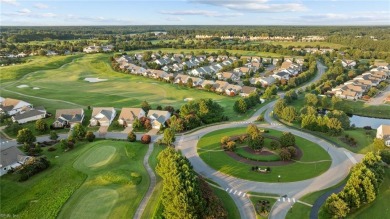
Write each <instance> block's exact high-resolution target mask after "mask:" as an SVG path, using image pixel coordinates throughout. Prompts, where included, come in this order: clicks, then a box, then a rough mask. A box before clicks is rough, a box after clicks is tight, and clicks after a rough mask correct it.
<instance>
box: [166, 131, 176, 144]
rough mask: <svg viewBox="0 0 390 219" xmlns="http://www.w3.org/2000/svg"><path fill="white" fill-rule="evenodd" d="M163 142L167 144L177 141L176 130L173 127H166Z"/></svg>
mask: <svg viewBox="0 0 390 219" xmlns="http://www.w3.org/2000/svg"><path fill="white" fill-rule="evenodd" d="M163 142H164V143H165V144H166V145H172V144H173V142H175V131H173V130H172V129H171V128H167V129H165V130H164V137H163Z"/></svg>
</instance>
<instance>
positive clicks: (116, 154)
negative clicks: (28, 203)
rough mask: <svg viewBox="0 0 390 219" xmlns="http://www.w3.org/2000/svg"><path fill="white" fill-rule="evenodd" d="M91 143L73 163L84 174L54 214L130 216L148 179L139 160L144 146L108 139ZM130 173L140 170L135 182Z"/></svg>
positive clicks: (82, 216)
mask: <svg viewBox="0 0 390 219" xmlns="http://www.w3.org/2000/svg"><path fill="white" fill-rule="evenodd" d="M91 144H92V147H91V148H90V149H89V150H88V151H87V152H86V153H84V154H82V155H81V156H80V157H79V158H77V159H76V161H75V162H74V164H73V167H74V168H75V169H77V170H79V171H81V172H83V173H85V174H87V175H88V178H87V179H86V181H85V182H84V183H83V185H82V186H81V187H80V188H79V189H78V190H77V191H76V192H75V193H74V194H73V195H72V196H71V197H70V198H69V200H68V201H67V202H66V204H65V205H64V206H63V208H62V209H61V212H60V214H59V216H58V217H59V218H86V217H93V218H118V217H126V218H131V217H133V215H134V213H135V210H136V209H137V207H138V205H139V203H140V202H141V200H142V198H143V196H144V194H145V193H146V190H147V188H148V186H149V183H150V180H149V177H148V174H147V172H146V170H145V168H144V167H143V163H142V161H143V157H144V155H145V153H146V151H147V146H145V145H143V144H141V143H130V142H124V141H108V140H107V141H99V142H95V143H91ZM132 173H138V174H140V176H141V179H140V183H139V184H137V183H134V181H133V179H132V176H131V174H132ZM99 197H100V198H99Z"/></svg>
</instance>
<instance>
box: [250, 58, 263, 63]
mask: <svg viewBox="0 0 390 219" xmlns="http://www.w3.org/2000/svg"><path fill="white" fill-rule="evenodd" d="M253 62H257V63H261V57H259V56H252V63H253Z"/></svg>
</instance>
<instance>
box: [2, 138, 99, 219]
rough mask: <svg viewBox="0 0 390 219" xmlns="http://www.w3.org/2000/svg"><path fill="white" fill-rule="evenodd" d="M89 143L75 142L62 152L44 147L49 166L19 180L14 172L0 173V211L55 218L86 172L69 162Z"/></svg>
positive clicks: (33, 216) (28, 216)
mask: <svg viewBox="0 0 390 219" xmlns="http://www.w3.org/2000/svg"><path fill="white" fill-rule="evenodd" d="M96 143H98V142H96ZM91 147H92V144H85V143H81V144H80V143H77V144H76V147H75V148H74V149H73V150H71V151H68V152H66V153H64V152H62V150H61V149H60V148H59V146H57V150H56V151H54V152H47V149H44V152H43V153H44V154H45V155H46V156H47V157H48V159H49V160H50V162H51V166H50V167H49V169H47V170H45V171H43V172H42V173H39V174H37V175H35V176H33V177H32V178H30V179H29V180H27V181H25V182H22V183H20V182H17V176H16V175H5V176H2V177H1V180H0V188H1V202H0V209H1V214H15V215H18V216H19V217H20V218H55V217H56V216H57V214H58V212H59V211H60V209H61V207H62V206H63V205H64V204H65V202H66V201H67V200H68V199H69V197H70V196H71V195H72V194H73V193H74V192H75V191H76V190H77V189H78V188H79V187H80V186H81V184H82V183H83V182H84V180H85V179H86V177H87V175H86V174H84V173H82V172H80V171H77V170H76V169H74V168H73V162H74V161H75V160H76V159H77V157H79V156H80V155H81V154H83V153H85V152H86V151H87V150H89V149H90V148H91ZM56 156H58V158H55V157H56ZM53 194H55V195H53Z"/></svg>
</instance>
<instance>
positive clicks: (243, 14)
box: [0, 0, 390, 26]
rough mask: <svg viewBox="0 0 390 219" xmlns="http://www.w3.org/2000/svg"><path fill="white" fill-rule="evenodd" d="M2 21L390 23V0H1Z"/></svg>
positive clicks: (43, 23)
mask: <svg viewBox="0 0 390 219" xmlns="http://www.w3.org/2000/svg"><path fill="white" fill-rule="evenodd" d="M0 11H1V14H0V25H1V26H81V25H390V0H364V1H362V0H172V1H168V0H119V1H118V0H116V1H115V0H114V1H108V0H106V1H103V0H100V1H99V0H98V1H97V0H78V1H75V0H73V1H70V0H41V1H30V0H24V1H22V0H0Z"/></svg>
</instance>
